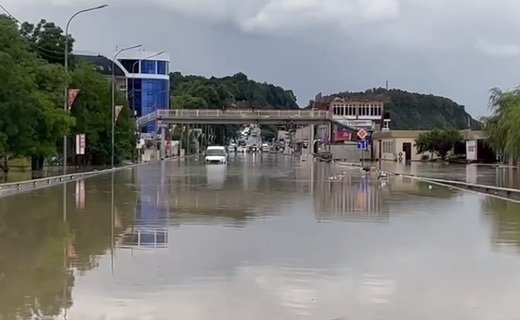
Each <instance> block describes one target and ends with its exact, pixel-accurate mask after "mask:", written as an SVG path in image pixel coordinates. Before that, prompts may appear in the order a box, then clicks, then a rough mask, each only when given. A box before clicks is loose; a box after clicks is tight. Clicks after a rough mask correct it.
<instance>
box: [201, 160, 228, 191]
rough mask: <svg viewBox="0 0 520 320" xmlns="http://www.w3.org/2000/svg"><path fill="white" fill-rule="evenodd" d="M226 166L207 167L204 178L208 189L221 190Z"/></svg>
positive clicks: (224, 180) (224, 179)
mask: <svg viewBox="0 0 520 320" xmlns="http://www.w3.org/2000/svg"><path fill="white" fill-rule="evenodd" d="M226 176H227V165H207V166H206V177H207V181H208V188H209V189H222V188H223V187H224V184H225V182H226Z"/></svg>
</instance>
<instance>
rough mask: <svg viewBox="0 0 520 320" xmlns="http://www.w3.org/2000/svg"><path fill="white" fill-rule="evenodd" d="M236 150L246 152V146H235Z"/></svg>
mask: <svg viewBox="0 0 520 320" xmlns="http://www.w3.org/2000/svg"><path fill="white" fill-rule="evenodd" d="M237 152H238V153H244V152H247V147H245V146H240V147H237Z"/></svg>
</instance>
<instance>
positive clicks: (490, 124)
mask: <svg viewBox="0 0 520 320" xmlns="http://www.w3.org/2000/svg"><path fill="white" fill-rule="evenodd" d="M489 105H490V109H491V112H492V114H491V116H490V117H487V118H484V119H483V123H484V131H485V132H486V133H487V136H488V143H489V145H490V146H491V147H492V148H493V149H494V150H495V152H497V153H499V154H501V155H502V156H503V158H509V157H512V158H515V159H520V89H515V90H512V91H508V92H503V91H501V90H500V89H498V88H494V89H492V90H491V95H490V98H489Z"/></svg>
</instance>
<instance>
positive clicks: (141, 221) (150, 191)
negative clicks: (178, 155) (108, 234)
mask: <svg viewBox="0 0 520 320" xmlns="http://www.w3.org/2000/svg"><path fill="white" fill-rule="evenodd" d="M160 166H161V170H160V172H159V175H157V170H151V169H150V167H143V168H142V170H138V171H137V187H138V190H139V195H138V197H137V203H136V208H135V217H134V221H133V223H132V225H131V226H130V227H129V228H128V229H127V230H126V231H125V233H124V235H123V236H122V238H121V240H120V243H119V246H120V247H127V248H165V247H167V246H168V225H169V209H170V207H169V206H170V204H169V190H170V188H169V183H168V181H169V177H170V175H171V172H170V170H169V168H171V167H170V166H167V165H166V163H165V162H162V163H161V165H160ZM157 181H159V183H157Z"/></svg>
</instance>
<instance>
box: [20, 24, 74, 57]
mask: <svg viewBox="0 0 520 320" xmlns="http://www.w3.org/2000/svg"><path fill="white" fill-rule="evenodd" d="M20 34H21V35H22V37H23V38H24V39H25V40H27V41H28V43H30V46H31V48H32V50H33V51H35V52H37V53H38V56H39V57H41V58H42V59H45V60H46V61H48V62H49V63H56V64H64V61H65V54H64V52H65V40H67V41H68V52H69V53H71V52H72V47H73V44H74V39H73V38H72V37H71V36H70V35H69V37H68V39H67V38H66V37H65V34H64V32H63V30H62V29H61V28H60V27H59V26H57V25H56V24H54V22H48V21H46V20H45V19H41V20H40V22H38V23H37V24H36V25H34V24H32V23H29V22H24V23H22V25H21V26H20ZM70 57H71V58H72V55H70Z"/></svg>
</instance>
